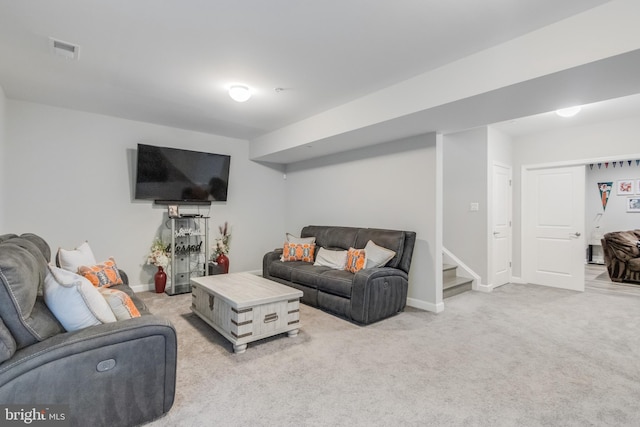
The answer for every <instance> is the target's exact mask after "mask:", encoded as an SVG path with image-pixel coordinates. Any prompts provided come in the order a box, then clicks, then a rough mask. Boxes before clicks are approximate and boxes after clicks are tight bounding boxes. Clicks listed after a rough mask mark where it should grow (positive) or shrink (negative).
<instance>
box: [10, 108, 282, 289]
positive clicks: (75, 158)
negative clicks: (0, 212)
mask: <svg viewBox="0 0 640 427" xmlns="http://www.w3.org/2000/svg"><path fill="white" fill-rule="evenodd" d="M5 103H6V111H5V112H6V121H5V127H6V134H5V141H4V145H2V144H0V147H3V149H4V153H2V154H3V156H2V159H8V161H6V162H5V165H4V166H5V167H3V168H2V170H3V173H5V177H10V180H8V181H7V182H6V183H5V185H0V191H1V192H2V206H3V208H4V209H5V212H4V214H5V218H4V226H3V227H2V232H5V233H6V232H13V233H24V232H33V233H36V234H39V235H41V236H42V237H43V238H45V239H46V240H47V241H48V242H49V244H50V245H51V246H52V250H53V251H54V252H55V251H56V250H57V248H58V247H63V248H67V249H71V248H74V247H76V246H78V245H79V244H81V243H82V242H83V241H85V240H88V241H89V243H90V245H91V248H92V249H93V252H94V254H95V255H96V258H98V260H99V261H101V260H105V259H107V258H108V257H110V256H113V257H114V258H115V260H116V263H117V264H118V266H119V267H121V268H123V269H124V270H125V271H127V273H128V275H129V278H130V281H131V283H132V285H133V286H134V287H136V286H138V287H142V288H149V289H150V288H151V284H152V282H153V280H152V276H153V274H154V273H155V271H156V270H155V268H154V267H153V266H149V265H145V262H146V257H147V254H148V250H149V247H150V245H151V243H152V241H153V239H154V237H155V236H156V234H157V233H158V231H159V230H161V229H163V228H164V227H165V225H166V223H167V215H166V206H156V205H154V204H152V203H151V202H147V201H136V200H133V193H132V188H133V179H134V173H135V161H134V159H135V151H136V147H137V143H139V142H141V143H147V144H153V145H163V146H169V147H181V148H186V149H192V150H197V151H207V152H215V153H221V154H229V155H231V168H230V169H231V170H230V180H229V181H230V185H229V198H228V201H227V202H215V203H213V204H212V205H211V207H200V208H193V207H192V208H188V207H186V206H185V207H181V211H183V212H194V213H195V212H199V213H202V214H205V215H209V216H210V217H211V220H210V224H211V228H210V239H211V241H213V239H214V238H215V237H216V236H217V234H218V232H217V229H218V225H220V224H223V223H224V222H225V221H228V222H229V223H230V224H231V227H232V228H231V232H232V237H231V252H230V254H229V258H230V269H231V271H244V270H260V269H261V268H262V256H263V255H264V254H265V253H266V252H268V251H270V250H272V249H273V245H274V243H276V242H277V243H278V244H280V243H281V242H282V238H283V236H284V233H285V230H284V212H285V211H284V208H283V206H284V203H285V196H284V181H283V179H282V173H283V167H282V166H270V165H264V164H259V163H256V162H252V161H250V160H249V152H248V149H249V147H248V145H249V144H248V141H245V140H239V139H231V138H226V137H221V136H216V135H211V134H205V133H198V132H192V131H186V130H182V129H177V128H172V127H165V126H158V125H154V124H149V123H143V122H137V121H130V120H124V119H119V118H114V117H109V116H103V115H98V114H92V113H84V112H79V111H73V110H68V109H62V108H54V107H49V106H45V105H41V104H33V103H27V102H22V101H14V100H9V99H7V100H6V102H5ZM138 289H139V288H138Z"/></svg>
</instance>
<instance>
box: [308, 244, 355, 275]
mask: <svg viewBox="0 0 640 427" xmlns="http://www.w3.org/2000/svg"><path fill="white" fill-rule="evenodd" d="M313 265H319V266H324V267H331V268H335V269H336V270H344V268H345V266H346V265H347V251H332V250H329V249H325V248H320V250H319V251H318V255H317V256H316V262H314V263H313Z"/></svg>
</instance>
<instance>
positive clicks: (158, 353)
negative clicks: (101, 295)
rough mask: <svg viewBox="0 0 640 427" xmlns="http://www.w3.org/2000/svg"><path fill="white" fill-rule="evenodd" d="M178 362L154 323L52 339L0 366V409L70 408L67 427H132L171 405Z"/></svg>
mask: <svg viewBox="0 0 640 427" xmlns="http://www.w3.org/2000/svg"><path fill="white" fill-rule="evenodd" d="M176 359H177V338H176V331H175V329H174V328H173V326H172V325H171V323H170V322H169V321H168V320H165V319H163V318H161V317H158V316H154V315H146V316H142V317H139V318H134V319H129V320H123V321H119V322H115V323H107V324H102V325H97V326H91V327H89V328H85V329H82V330H79V331H74V332H67V333H63V334H58V335H56V336H53V337H51V338H49V339H47V340H45V341H42V342H39V343H36V344H33V345H31V346H28V347H25V348H23V349H21V350H19V351H17V352H16V353H15V355H14V356H13V357H12V358H11V359H9V360H7V361H5V362H4V363H3V364H1V365H0V402H4V403H5V404H8V403H16V404H26V403H30V404H62V405H69V409H68V411H69V413H68V418H69V420H70V424H71V425H92V426H127V425H138V424H141V423H143V422H147V421H150V420H153V419H155V418H158V417H159V416H161V415H162V414H164V413H165V412H167V411H168V410H169V409H170V408H171V406H172V405H173V400H174V395H175V383H176Z"/></svg>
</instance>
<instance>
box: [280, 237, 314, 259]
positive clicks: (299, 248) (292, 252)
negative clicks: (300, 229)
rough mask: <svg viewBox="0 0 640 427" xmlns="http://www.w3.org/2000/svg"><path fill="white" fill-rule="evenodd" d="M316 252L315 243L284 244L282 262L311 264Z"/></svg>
mask: <svg viewBox="0 0 640 427" xmlns="http://www.w3.org/2000/svg"><path fill="white" fill-rule="evenodd" d="M315 250H316V244H315V243H289V242H284V251H283V253H282V261H304V262H313V254H314V252H315Z"/></svg>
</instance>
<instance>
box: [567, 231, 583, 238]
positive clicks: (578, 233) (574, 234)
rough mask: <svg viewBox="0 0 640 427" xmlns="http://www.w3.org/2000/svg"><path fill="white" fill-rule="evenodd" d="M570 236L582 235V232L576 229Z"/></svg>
mask: <svg viewBox="0 0 640 427" xmlns="http://www.w3.org/2000/svg"><path fill="white" fill-rule="evenodd" d="M570 236H571V237H580V236H582V234H581V233H580V232H578V231H576V232H575V233H573V234H570Z"/></svg>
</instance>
